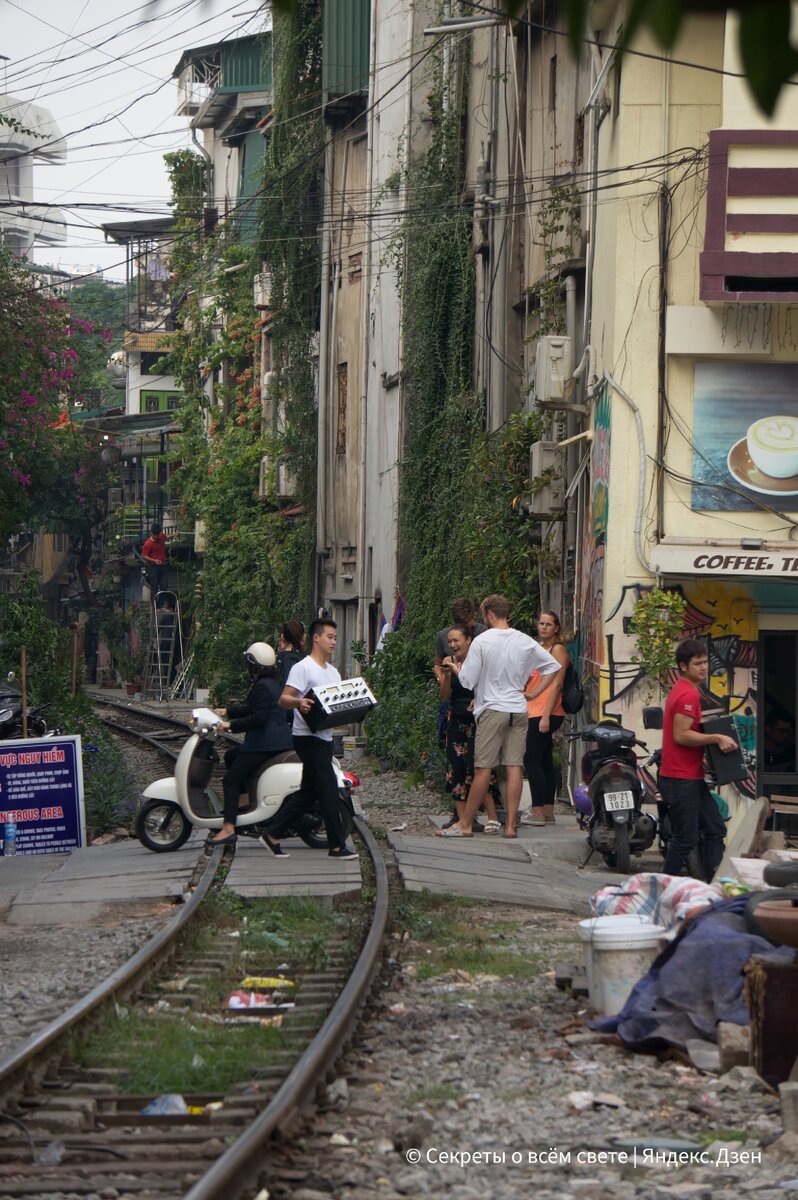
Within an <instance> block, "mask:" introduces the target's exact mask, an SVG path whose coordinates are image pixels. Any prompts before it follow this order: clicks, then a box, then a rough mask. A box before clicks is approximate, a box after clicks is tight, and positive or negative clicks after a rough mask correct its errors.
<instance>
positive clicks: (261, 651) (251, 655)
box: [244, 642, 277, 667]
mask: <svg viewBox="0 0 798 1200" xmlns="http://www.w3.org/2000/svg"><path fill="white" fill-rule="evenodd" d="M244 658H245V659H246V660H247V663H248V665H249V666H250V667H273V666H274V664H275V663H276V662H277V655H276V654H275V653H274V651H273V650H272V648H271V646H270V645H269V644H268V643H267V642H253V643H252V645H251V646H247V648H246V650H245V651H244Z"/></svg>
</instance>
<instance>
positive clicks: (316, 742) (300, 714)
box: [267, 617, 357, 859]
mask: <svg viewBox="0 0 798 1200" xmlns="http://www.w3.org/2000/svg"><path fill="white" fill-rule="evenodd" d="M337 639H338V633H337V626H336V623H335V621H331V620H329V618H327V617H319V619H318V620H316V621H312V622H311V625H310V628H309V629H308V643H309V645H310V648H311V649H310V654H308V655H307V657H306V658H303V659H300V661H299V662H298V663H295V664H294V666H293V667H292V668H291V671H290V673H289V675H288V679H287V680H286V684H285V687H284V688H283V692H282V695H281V696H280V707H281V708H285V709H289V710H290V709H293V711H294V723H293V726H292V729H291V733H292V735H293V742H294V749H295V750H296V752H297V754H298V755H299V757H300V759H301V760H302V784H301V786H300V789H299V791H298V792H294V794H293V796H289V798H288V800H287V801H286V803H285V804H284V805H283V808H282V809H281V811H280V812H279V813H278V815H277V816H276V817H275V818H274V819H273V820H272V821H270V822H269V833H268V836H267V842H268V844H269V846H270V847H271V848H272V850H274V849H275V847H276V846H279V839H280V834H281V833H282V831H283V830H284V829H287V828H288V827H289V826H290V825H291V824H292V823H293V822H294V821H295V820H296V818H297V817H298V816H299V815H301V814H302V813H303V812H305V811H306V809H307V808H308V807H309V805H310V804H312V802H313V799H314V797H316V798H317V799H318V802H319V808H320V810H321V815H322V817H323V819H324V826H325V828H326V830H327V840H328V842H329V844H330V858H340V859H352V858H357V855H356V854H355V853H354V852H353V851H351V850H349V849H347V845H346V829H345V827H344V823H343V819H342V814H341V807H340V802H339V797H338V781H337V780H336V778H335V771H334V769H333V761H332V760H333V752H332V732H331V730H329V729H320V730H319V732H318V733H313V731H312V730H311V729H310V728H309V726H308V724H307V722H306V721H305V714H306V713H308V712H310V710H311V708H312V707H313V701H312V700H311V699H310V697H309V696H308V695H307V693H308V692H309V691H310V689H311V688H316V687H326V686H327V685H328V684H330V683H340V682H341V676H340V675H339V674H338V671H337V670H336V669H335V667H334V666H333V665H332V661H331V660H332V656H333V653H334V651H335V645H336V641H337Z"/></svg>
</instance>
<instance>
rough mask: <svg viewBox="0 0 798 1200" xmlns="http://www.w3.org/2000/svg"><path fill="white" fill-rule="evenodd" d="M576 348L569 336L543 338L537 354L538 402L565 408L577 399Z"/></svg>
mask: <svg viewBox="0 0 798 1200" xmlns="http://www.w3.org/2000/svg"><path fill="white" fill-rule="evenodd" d="M573 370H574V368H573V347H572V339H571V338H569V337H555V336H549V337H542V338H540V339H539V341H538V344H537V351H536V354H535V403H536V404H537V406H538V408H544V409H546V408H548V409H551V408H561V407H562V405H563V404H570V403H571V401H572V396H573V380H572V379H571V376H572V375H573Z"/></svg>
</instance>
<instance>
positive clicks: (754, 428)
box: [728, 414, 798, 496]
mask: <svg viewBox="0 0 798 1200" xmlns="http://www.w3.org/2000/svg"><path fill="white" fill-rule="evenodd" d="M728 467H729V471H730V473H731V475H732V476H733V478H734V479H736V480H737V482H738V483H741V484H742V485H743V486H744V487H747V488H751V489H753V491H755V492H763V493H765V494H766V495H782V496H794V495H796V494H798V417H793V416H787V415H786V414H776V415H774V416H772V417H760V418H759V420H757V421H754V422H753V423H752V424H751V425H749V427H748V432H747V433H746V436H745V437H744V438H741V439H740V440H739V441H738V442H736V443H735V445H734V446H732V448H731V450H730V451H729V457H728Z"/></svg>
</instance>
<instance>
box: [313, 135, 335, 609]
mask: <svg viewBox="0 0 798 1200" xmlns="http://www.w3.org/2000/svg"><path fill="white" fill-rule="evenodd" d="M332 163H333V149H332V141H328V143H327V145H326V147H325V150H324V213H323V217H322V242H321V314H320V320H319V448H318V454H317V463H316V472H317V481H316V553H317V554H318V556H319V566H320V567H321V565H322V563H323V559H322V555H324V554H325V553H326V552H327V401H328V396H329V391H330V389H329V386H328V384H329V381H328V379H327V370H328V362H327V360H328V358H329V342H330V315H329V307H330V288H331V284H332V257H333V256H332V236H333V235H332V229H331V221H332V212H331V205H332V199H331V197H332V189H331V187H330V180H331V179H332ZM319 585H320V591H319V595H318V597H317V598H318V600H319V601H320V600H321V591H322V590H323V588H322V587H321V585H322V579H321V576H320V577H319Z"/></svg>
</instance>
